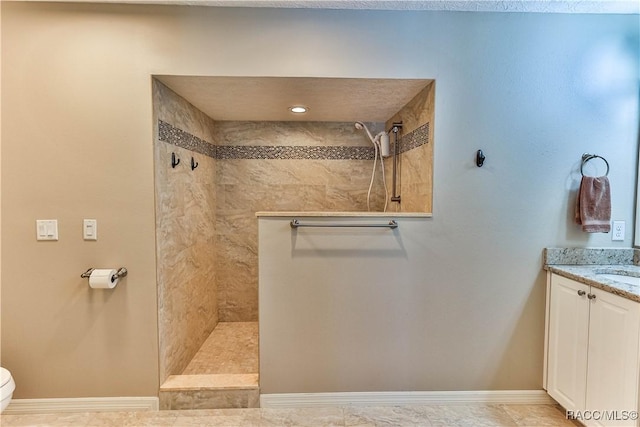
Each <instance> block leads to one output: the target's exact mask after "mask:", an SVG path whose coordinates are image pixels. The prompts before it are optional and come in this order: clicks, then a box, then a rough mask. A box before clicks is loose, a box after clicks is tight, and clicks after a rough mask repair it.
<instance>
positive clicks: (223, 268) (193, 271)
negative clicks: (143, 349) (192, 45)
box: [152, 76, 435, 409]
mask: <svg viewBox="0 0 640 427" xmlns="http://www.w3.org/2000/svg"><path fill="white" fill-rule="evenodd" d="M152 86H153V129H154V162H155V196H156V258H157V284H158V328H159V331H158V333H159V366H160V385H161V386H160V391H159V396H160V407H161V409H207V408H234V407H235V408H238V407H257V406H259V399H260V396H259V372H258V366H259V360H258V359H259V352H258V342H259V336H258V335H259V328H258V255H257V254H258V221H257V218H256V216H255V214H256V212H269V211H291V212H294V211H306V212H309V211H316V212H354V211H360V212H365V211H367V190H368V188H369V185H370V181H371V172H372V166H373V151H374V150H373V146H372V144H371V141H370V140H369V138H367V136H366V134H365V133H363V132H362V130H358V129H356V128H355V127H354V122H355V121H359V120H360V119H364V120H367V126H368V127H369V129H371V131H372V132H373V133H378V132H381V131H385V130H387V129H388V128H389V127H390V125H391V123H393V122H403V132H404V134H403V137H402V140H401V141H398V146H397V148H398V154H399V157H398V168H399V170H398V174H397V178H398V179H397V180H398V188H399V189H400V190H401V191H402V203H390V204H389V207H388V209H387V210H388V211H393V212H431V177H432V172H431V170H432V168H431V165H432V156H433V148H432V144H431V143H430V141H431V140H432V133H433V130H432V127H431V126H430V123H431V122H432V119H433V100H434V91H435V82H433V81H432V80H369V79H308V78H225V77H214V78H205V77H183V76H156V77H155V78H153V80H152ZM318 87H322V89H323V90H317V89H318ZM284 88H287V89H284ZM314 89H315V90H314ZM325 89H326V90H325ZM247 90H250V91H253V92H251V93H250V94H247V93H245V94H244V95H245V96H244V97H243V96H241V95H242V93H241V92H242V91H247ZM305 91H307V92H310V93H315V94H316V95H315V97H316V98H315V101H313V102H311V103H313V105H310V107H311V109H310V113H309V116H307V117H293V116H291V114H292V113H290V112H289V111H288V107H289V106H290V105H294V104H296V103H299V102H300V99H304V100H305V102H307V99H309V98H307V97H306V96H307V95H308V93H306V94H305ZM354 91H355V92H354ZM319 92H320V93H321V94H322V95H321V97H320V98H321V99H322V102H324V103H326V105H327V107H325V108H323V107H322V104H321V103H320V102H319V98H317V97H318V93H319ZM228 94H233V96H234V97H235V98H237V99H246V100H248V102H249V103H250V104H251V105H249V106H247V108H246V109H244V110H242V109H241V108H240V106H239V105H237V103H238V102H239V101H237V100H232V99H230V98H228ZM265 94H266V95H265ZM372 94H373V95H375V96H374V98H375V99H372V98H371V96H372ZM382 94H384V95H388V102H386V103H384V108H382V107H381V105H382V104H381V103H380V102H379V97H380V96H382ZM249 95H250V96H249ZM263 95H265V96H263ZM394 97H395V98H394ZM235 98H234V99H235ZM294 98H295V99H294ZM214 99H215V100H216V101H215V102H212V101H211V100H214ZM265 99H269V101H270V104H269V103H267V104H268V105H266V106H265V105H262V104H264V103H261V102H260V101H261V100H265ZM350 102H353V103H358V105H359V106H356V105H355V104H352V105H349V103H350ZM341 103H342V104H345V105H342V106H340V107H337V105H339V104H341ZM275 104H277V105H275ZM256 105H258V106H257V107H256ZM261 105H262V107H261ZM252 106H253V107H252ZM260 108H263V110H261V111H256V109H257V110H260ZM385 108H386V109H387V110H385ZM238 111H244V112H241V113H238ZM283 112H284V113H283ZM347 112H348V113H347ZM333 113H335V114H337V116H331V114H333ZM234 114H235V115H234ZM238 114H239V115H238ZM312 114H316V116H313V115H312ZM391 163H392V162H390V161H389V162H387V161H385V171H386V172H387V173H386V179H387V186H388V187H389V188H390V186H391V176H392V174H391ZM403 165H404V167H402V166H403ZM377 168H378V171H377V172H378V173H377V174H376V176H375V181H374V183H373V186H372V191H371V198H370V209H371V210H372V211H378V212H381V211H382V210H383V208H384V204H385V191H384V183H383V182H382V174H380V165H379V162H378V166H377Z"/></svg>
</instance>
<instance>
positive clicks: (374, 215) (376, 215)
mask: <svg viewBox="0 0 640 427" xmlns="http://www.w3.org/2000/svg"><path fill="white" fill-rule="evenodd" d="M256 216H257V217H258V218H263V217H264V218H268V217H300V218H302V217H353V218H362V217H366V218H431V217H432V216H433V214H432V213H428V212H355V211H354V212H330V211H281V212H279V211H274V212H269V211H265V212H256Z"/></svg>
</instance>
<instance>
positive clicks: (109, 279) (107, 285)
mask: <svg viewBox="0 0 640 427" xmlns="http://www.w3.org/2000/svg"><path fill="white" fill-rule="evenodd" d="M117 273H118V270H115V269H110V268H96V269H94V270H93V271H92V272H91V275H90V276H89V287H91V288H93V289H113V288H115V287H116V285H117V284H118V276H116V274H117Z"/></svg>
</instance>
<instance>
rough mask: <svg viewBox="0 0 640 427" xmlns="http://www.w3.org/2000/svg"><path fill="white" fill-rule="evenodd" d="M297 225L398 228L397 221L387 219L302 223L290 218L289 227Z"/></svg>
mask: <svg viewBox="0 0 640 427" xmlns="http://www.w3.org/2000/svg"><path fill="white" fill-rule="evenodd" d="M299 227H343V228H347V227H348V228H352V227H356V228H359V227H366V228H391V229H394V228H398V223H397V222H396V221H395V220H393V219H392V220H391V221H389V222H388V223H387V224H349V223H335V222H316V223H313V224H304V223H301V222H300V221H299V220H297V219H292V220H291V228H293V229H296V228H299Z"/></svg>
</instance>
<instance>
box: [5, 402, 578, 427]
mask: <svg viewBox="0 0 640 427" xmlns="http://www.w3.org/2000/svg"><path fill="white" fill-rule="evenodd" d="M0 425H2V427H17V426H21V427H22V426H29V427H31V426H38V427H44V426H51V427H102V426H118V427H121V426H122V427H127V426H131V427H144V426H158V427H182V426H184V427H193V426H211V427H216V426H225V427H244V426H257V427H274V426H277V427H280V426H287V427H289V426H291V427H293V426H296V427H333V426H343V427H387V426H388V427H392V426H393V427H403V426H420V427H428V426H441V427H445V426H446V427H458V426H460V427H487V426H493V427H498V426H499V427H542V426H554V427H575V426H579V425H580V424H578V423H576V422H572V421H568V420H566V419H565V416H564V411H563V410H562V409H561V408H559V407H557V406H554V405H449V406H443V405H431V406H393V407H328V408H300V409H269V408H261V409H206V410H189V411H157V412H156V411H144V412H94V413H87V412H85V413H59V414H40V415H2V416H0Z"/></svg>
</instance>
